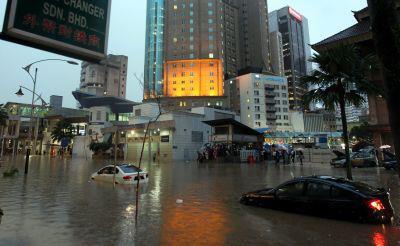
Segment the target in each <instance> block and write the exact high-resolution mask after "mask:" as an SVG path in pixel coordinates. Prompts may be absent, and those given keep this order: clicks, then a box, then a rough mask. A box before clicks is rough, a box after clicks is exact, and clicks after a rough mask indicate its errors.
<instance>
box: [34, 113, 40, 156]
mask: <svg viewBox="0 0 400 246" xmlns="http://www.w3.org/2000/svg"><path fill="white" fill-rule="evenodd" d="M38 133H39V115H36V121H35V131H34V134H33V139H34V140H33V155H36V148H37V146H36V144H37V139H38Z"/></svg>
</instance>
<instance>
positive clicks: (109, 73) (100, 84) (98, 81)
mask: <svg viewBox="0 0 400 246" xmlns="http://www.w3.org/2000/svg"><path fill="white" fill-rule="evenodd" d="M127 73H128V57H127V56H122V55H108V56H107V59H105V60H103V61H101V62H100V63H89V62H82V70H81V81H80V85H79V90H80V91H82V92H86V93H89V94H92V95H96V96H103V95H106V96H115V97H120V98H125V97H126V80H127Z"/></svg>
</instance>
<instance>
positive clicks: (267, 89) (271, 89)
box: [264, 86, 275, 91]
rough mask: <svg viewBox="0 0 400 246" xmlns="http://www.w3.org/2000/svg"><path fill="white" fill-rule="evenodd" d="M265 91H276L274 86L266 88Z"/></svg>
mask: <svg viewBox="0 0 400 246" xmlns="http://www.w3.org/2000/svg"><path fill="white" fill-rule="evenodd" d="M264 89H265V91H274V90H275V88H274V87H273V86H265V87H264Z"/></svg>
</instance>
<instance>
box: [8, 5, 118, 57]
mask: <svg viewBox="0 0 400 246" xmlns="http://www.w3.org/2000/svg"><path fill="white" fill-rule="evenodd" d="M110 9H111V0H86V1H85V0H8V3H7V10H6V15H5V20H4V25H3V33H2V38H3V39H5V40H8V41H12V42H16V43H20V44H23V45H27V46H31V47H34V48H39V49H42V50H46V51H50V52H54V53H58V54H61V55H66V56H70V57H74V58H78V59H82V60H88V61H98V60H101V59H104V58H105V56H106V55H107V40H108V29H109V20H110Z"/></svg>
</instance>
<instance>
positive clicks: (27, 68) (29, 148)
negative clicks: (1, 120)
mask: <svg viewBox="0 0 400 246" xmlns="http://www.w3.org/2000/svg"><path fill="white" fill-rule="evenodd" d="M45 61H64V62H67V63H68V64H71V65H78V63H77V62H75V61H71V60H64V59H44V60H39V61H35V62H32V63H31V64H29V65H27V66H25V67H23V68H22V69H23V70H25V71H26V72H27V73H28V75H29V77H30V78H31V79H32V82H33V90H29V89H28V88H26V87H23V86H20V89H19V91H18V92H17V93H15V94H17V95H18V96H22V95H24V94H23V93H22V90H21V88H24V89H26V90H28V91H30V92H32V102H31V118H30V122H29V133H28V140H29V145H28V148H27V150H26V160H25V174H27V173H28V164H29V156H30V153H31V145H32V148H33V151H34V154H36V141H37V131H36V130H37V129H35V138H34V139H35V141H34V143H32V130H33V126H32V125H33V117H34V115H33V114H34V110H35V105H34V103H35V96H37V97H38V98H39V99H40V100H41V101H42V104H43V103H44V104H46V103H45V102H44V100H43V99H42V97H41V96H39V95H37V94H36V82H37V72H38V69H37V68H35V75H34V76H32V74H31V73H30V68H31V67H32V65H34V64H36V63H40V62H45Z"/></svg>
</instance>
